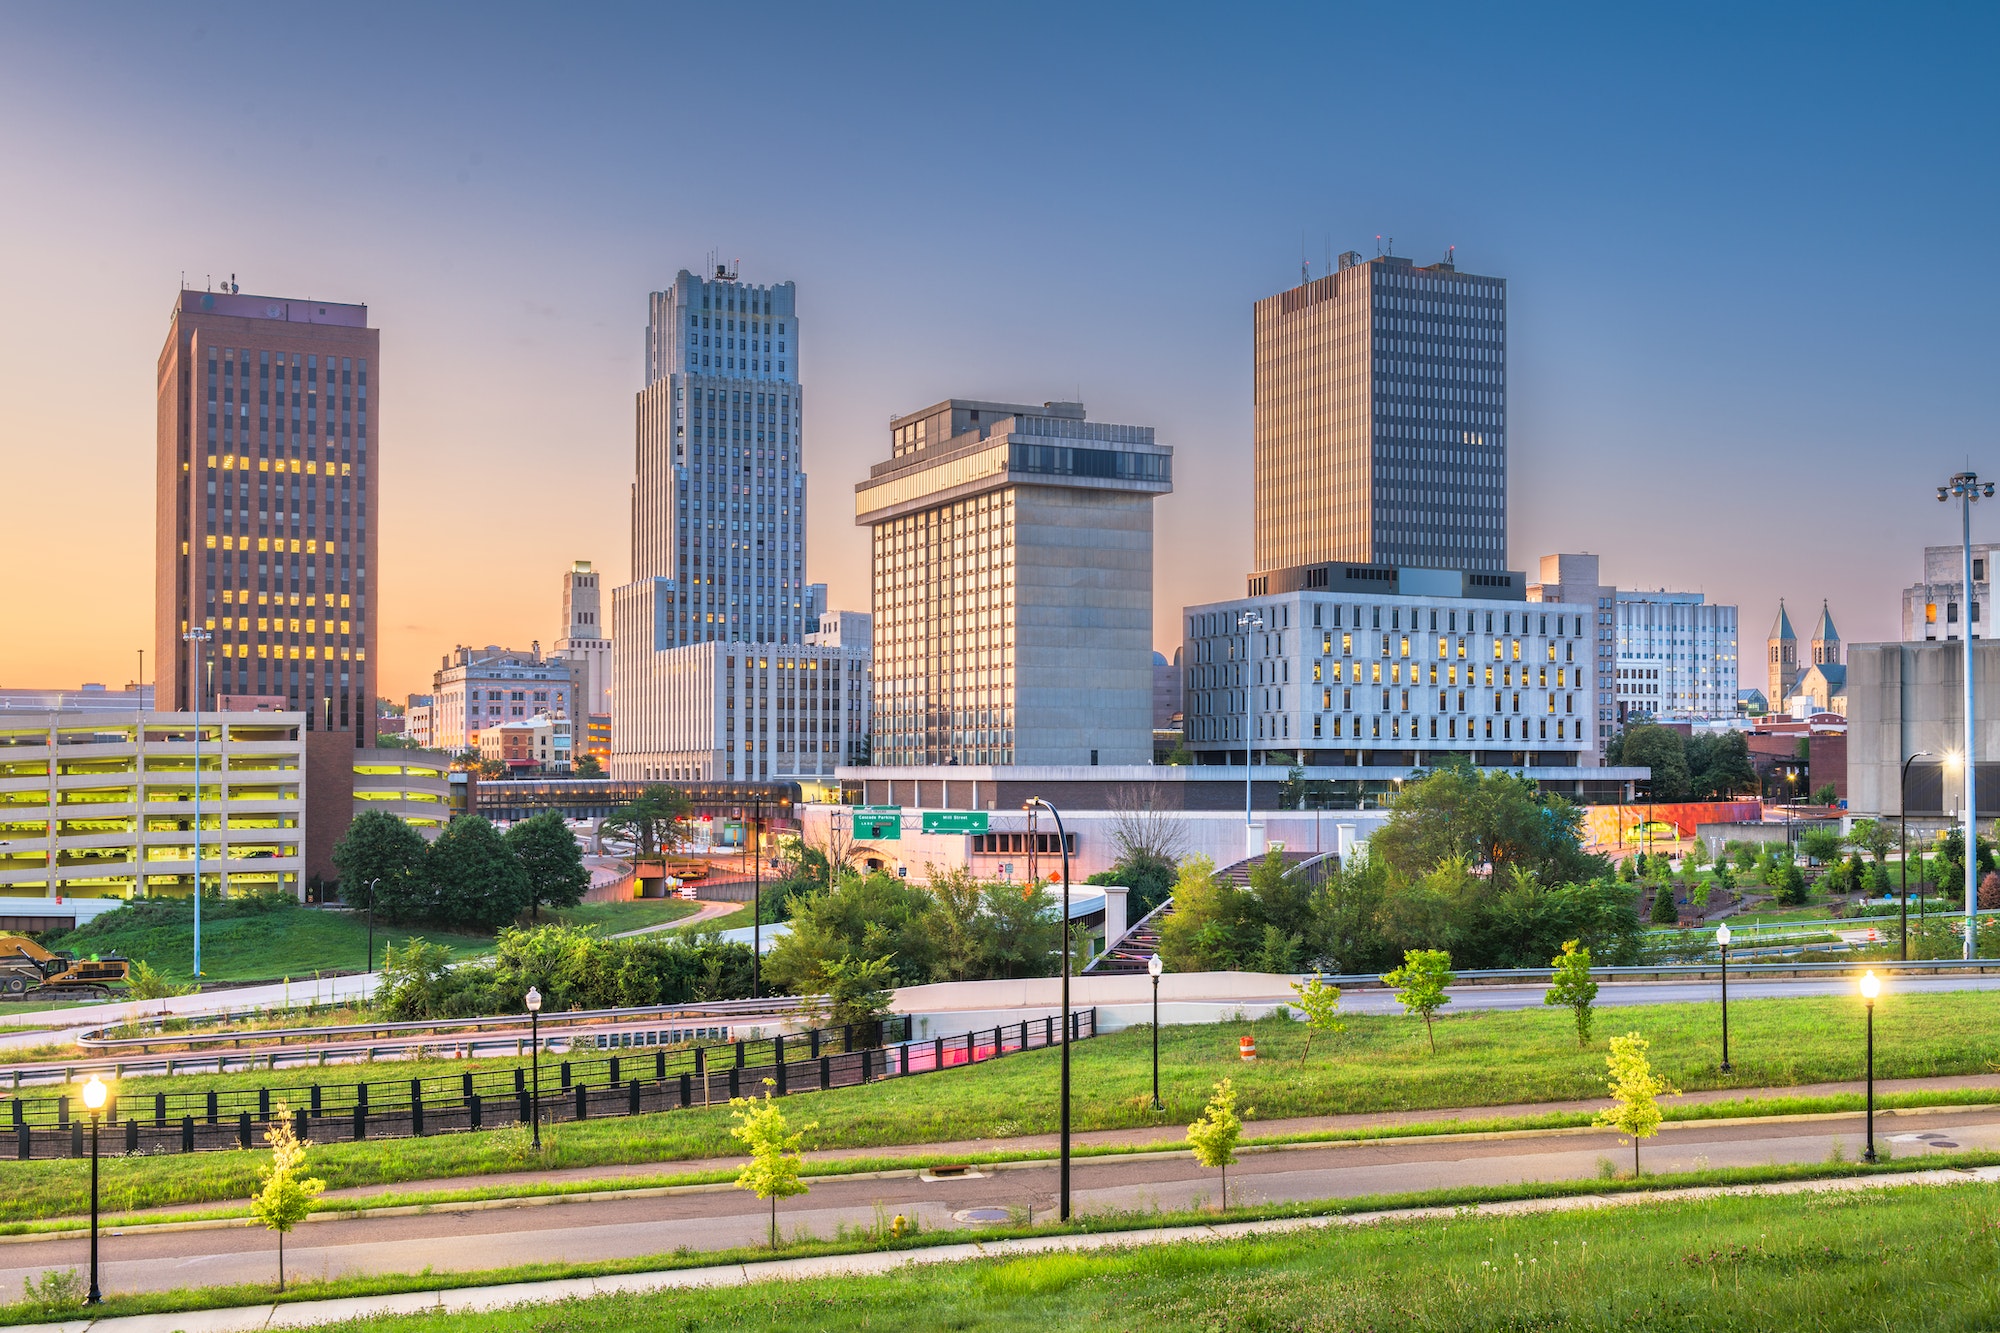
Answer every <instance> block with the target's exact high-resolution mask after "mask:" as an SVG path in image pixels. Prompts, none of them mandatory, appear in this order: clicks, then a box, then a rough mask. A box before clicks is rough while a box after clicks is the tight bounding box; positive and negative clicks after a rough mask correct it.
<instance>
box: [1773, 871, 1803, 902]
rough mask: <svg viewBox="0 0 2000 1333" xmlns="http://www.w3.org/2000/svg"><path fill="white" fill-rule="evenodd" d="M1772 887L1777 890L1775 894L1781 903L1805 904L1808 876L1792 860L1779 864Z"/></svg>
mask: <svg viewBox="0 0 2000 1333" xmlns="http://www.w3.org/2000/svg"><path fill="white" fill-rule="evenodd" d="M1771 887H1772V888H1774V889H1776V890H1777V892H1776V894H1775V895H1774V896H1775V897H1776V898H1777V900H1778V902H1779V903H1780V904H1781V905H1783V906H1785V907H1800V906H1803V905H1804V904H1805V900H1806V876H1805V872H1804V871H1802V870H1800V869H1799V868H1798V866H1796V865H1794V864H1792V863H1790V862H1786V863H1785V864H1784V865H1781V866H1779V867H1778V873H1777V874H1776V876H1775V877H1774V882H1773V884H1772V886H1771Z"/></svg>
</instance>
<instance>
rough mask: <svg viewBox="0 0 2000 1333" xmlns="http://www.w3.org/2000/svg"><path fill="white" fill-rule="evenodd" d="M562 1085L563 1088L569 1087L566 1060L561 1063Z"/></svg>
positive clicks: (567, 1062)
mask: <svg viewBox="0 0 2000 1333" xmlns="http://www.w3.org/2000/svg"><path fill="white" fill-rule="evenodd" d="M562 1085H563V1086H564V1087H565V1088H567V1087H568V1086H569V1061H567V1060H565V1061H563V1062H562Z"/></svg>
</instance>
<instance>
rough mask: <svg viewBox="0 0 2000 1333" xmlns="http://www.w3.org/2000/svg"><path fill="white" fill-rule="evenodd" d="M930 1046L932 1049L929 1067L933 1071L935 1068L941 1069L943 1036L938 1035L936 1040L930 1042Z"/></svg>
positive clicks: (942, 1062)
mask: <svg viewBox="0 0 2000 1333" xmlns="http://www.w3.org/2000/svg"><path fill="white" fill-rule="evenodd" d="M931 1047H932V1049H931V1069H932V1070H933V1071H935V1070H939V1069H943V1068H944V1038H943V1037H939V1038H938V1039H937V1040H936V1041H934V1042H932V1043H931Z"/></svg>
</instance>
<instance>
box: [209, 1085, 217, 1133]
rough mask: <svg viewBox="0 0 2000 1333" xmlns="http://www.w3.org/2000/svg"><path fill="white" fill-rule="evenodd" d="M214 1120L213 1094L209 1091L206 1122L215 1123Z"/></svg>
mask: <svg viewBox="0 0 2000 1333" xmlns="http://www.w3.org/2000/svg"><path fill="white" fill-rule="evenodd" d="M215 1120H216V1110H215V1094H214V1093H213V1092H211V1093H209V1094H208V1123H209V1124H211V1125H212V1124H214V1123H215Z"/></svg>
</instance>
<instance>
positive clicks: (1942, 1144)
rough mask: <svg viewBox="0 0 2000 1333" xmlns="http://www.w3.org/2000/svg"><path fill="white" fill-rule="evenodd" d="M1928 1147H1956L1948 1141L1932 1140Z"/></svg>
mask: <svg viewBox="0 0 2000 1333" xmlns="http://www.w3.org/2000/svg"><path fill="white" fill-rule="evenodd" d="M1929 1146H1931V1147H1933V1148H1956V1147H1957V1146H1958V1145H1957V1144H1956V1143H1953V1142H1952V1141H1951V1140H1950V1139H1932V1140H1931V1141H1930V1145H1929Z"/></svg>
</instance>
